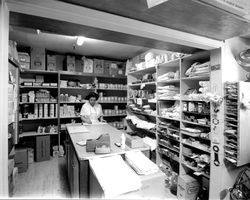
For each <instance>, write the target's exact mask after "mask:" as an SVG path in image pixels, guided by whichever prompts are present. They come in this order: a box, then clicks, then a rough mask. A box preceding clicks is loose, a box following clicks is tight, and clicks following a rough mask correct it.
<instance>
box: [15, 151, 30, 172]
mask: <svg viewBox="0 0 250 200" xmlns="http://www.w3.org/2000/svg"><path fill="white" fill-rule="evenodd" d="M15 167H17V168H18V173H22V172H26V171H27V169H28V149H27V148H18V149H16V154H15Z"/></svg>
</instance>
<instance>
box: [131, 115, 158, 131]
mask: <svg viewBox="0 0 250 200" xmlns="http://www.w3.org/2000/svg"><path fill="white" fill-rule="evenodd" d="M126 119H127V120H131V122H132V123H133V124H134V125H135V126H136V127H137V128H141V129H147V130H150V129H155V128H156V124H155V123H151V122H147V121H145V120H141V119H139V118H138V117H136V116H135V115H129V114H128V115H127V117H126Z"/></svg>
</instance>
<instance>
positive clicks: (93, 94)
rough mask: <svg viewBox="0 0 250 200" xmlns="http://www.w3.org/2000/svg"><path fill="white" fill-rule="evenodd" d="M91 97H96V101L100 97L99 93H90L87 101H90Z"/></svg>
mask: <svg viewBox="0 0 250 200" xmlns="http://www.w3.org/2000/svg"><path fill="white" fill-rule="evenodd" d="M91 97H95V98H96V100H98V98H99V95H98V94H97V93H95V92H90V93H89V94H88V95H87V96H86V98H85V99H87V100H89V99H90V98H91Z"/></svg>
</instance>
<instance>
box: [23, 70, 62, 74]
mask: <svg viewBox="0 0 250 200" xmlns="http://www.w3.org/2000/svg"><path fill="white" fill-rule="evenodd" d="M20 73H23V74H58V72H57V71H45V70H32V69H22V70H20Z"/></svg>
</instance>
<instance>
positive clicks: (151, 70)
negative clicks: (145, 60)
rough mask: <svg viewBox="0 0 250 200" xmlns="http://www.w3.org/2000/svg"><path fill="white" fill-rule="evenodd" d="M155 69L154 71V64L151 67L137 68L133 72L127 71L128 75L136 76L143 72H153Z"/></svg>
mask: <svg viewBox="0 0 250 200" xmlns="http://www.w3.org/2000/svg"><path fill="white" fill-rule="evenodd" d="M155 71H156V66H153V67H148V68H145V69H141V70H137V71H134V72H129V73H128V75H134V76H138V75H143V74H146V73H151V72H155Z"/></svg>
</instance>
